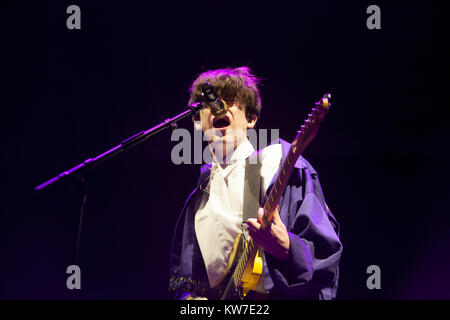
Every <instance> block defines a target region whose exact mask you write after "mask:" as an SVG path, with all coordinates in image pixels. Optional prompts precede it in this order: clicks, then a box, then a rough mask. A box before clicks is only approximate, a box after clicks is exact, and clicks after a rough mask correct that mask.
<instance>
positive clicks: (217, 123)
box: [213, 116, 230, 129]
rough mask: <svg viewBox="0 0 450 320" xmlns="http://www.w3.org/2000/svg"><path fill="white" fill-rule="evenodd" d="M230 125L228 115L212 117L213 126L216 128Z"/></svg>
mask: <svg viewBox="0 0 450 320" xmlns="http://www.w3.org/2000/svg"><path fill="white" fill-rule="evenodd" d="M229 125H230V119H229V118H228V116H225V117H220V118H214V120H213V127H214V128H216V129H220V128H225V127H228V126H229Z"/></svg>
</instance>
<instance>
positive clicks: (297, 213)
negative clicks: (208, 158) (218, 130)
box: [169, 139, 342, 299]
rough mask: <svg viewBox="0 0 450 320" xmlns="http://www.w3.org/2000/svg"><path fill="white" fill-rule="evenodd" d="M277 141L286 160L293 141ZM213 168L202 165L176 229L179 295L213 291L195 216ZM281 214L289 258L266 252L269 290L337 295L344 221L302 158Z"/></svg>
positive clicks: (173, 272) (292, 295)
mask: <svg viewBox="0 0 450 320" xmlns="http://www.w3.org/2000/svg"><path fill="white" fill-rule="evenodd" d="M275 143H281V145H282V150H283V160H284V158H285V157H286V154H287V153H288V151H289V148H290V144H289V143H287V142H285V141H283V140H281V139H280V140H279V141H276V142H275ZM210 170H211V165H210V164H206V165H204V166H202V167H201V172H200V178H199V180H198V183H197V187H196V188H195V190H194V191H193V192H192V193H191V195H190V196H189V198H188V199H187V200H186V203H185V205H184V208H183V210H182V212H181V215H180V217H179V218H178V221H177V224H176V227H175V233H174V237H173V243H172V250H171V261H170V262H171V263H170V284H169V290H172V291H174V292H175V298H177V297H180V296H181V295H182V294H183V293H185V292H193V293H196V294H197V295H199V296H206V297H208V296H209V294H210V291H209V290H210V287H209V282H208V276H207V273H206V268H205V265H204V262H203V258H202V255H201V252H200V248H199V245H198V242H197V238H196V236H195V228H194V221H195V220H194V217H195V213H196V212H197V208H198V206H199V205H200V201H201V198H202V197H201V196H202V192H203V191H202V188H201V187H200V186H202V183H203V182H205V180H206V179H207V178H208V177H209V174H210ZM276 176H277V175H276V174H275V176H274V179H273V180H272V182H271V183H270V185H269V188H268V190H267V192H266V196H267V195H268V194H269V191H270V188H271V186H272V185H273V183H274V180H275V178H276ZM279 213H280V217H281V220H282V221H283V223H284V224H285V225H286V228H287V231H288V232H289V237H290V250H289V258H288V260H287V261H285V262H280V261H278V260H276V259H275V258H274V257H272V256H271V255H270V254H268V253H265V256H264V258H265V259H264V267H263V276H264V288H265V290H266V291H268V292H269V293H271V294H272V296H273V297H274V298H281V299H334V298H335V297H336V291H337V286H338V277H339V267H338V265H339V259H340V257H341V254H342V243H341V242H340V240H339V236H338V235H339V224H338V223H337V221H336V219H335V218H334V216H333V214H332V213H331V212H330V210H329V209H328V207H327V206H326V204H325V199H324V196H323V193H322V188H321V186H320V183H319V178H318V175H317V172H316V171H315V170H314V168H313V167H312V166H311V165H310V164H309V163H308V162H307V161H306V160H305V159H304V158H303V157H300V158H299V159H298V161H297V162H296V164H295V169H294V170H293V172H292V175H291V178H290V180H289V182H288V184H287V187H286V190H285V191H284V193H283V195H282V197H281V199H280V203H279ZM255 217H256V212H255Z"/></svg>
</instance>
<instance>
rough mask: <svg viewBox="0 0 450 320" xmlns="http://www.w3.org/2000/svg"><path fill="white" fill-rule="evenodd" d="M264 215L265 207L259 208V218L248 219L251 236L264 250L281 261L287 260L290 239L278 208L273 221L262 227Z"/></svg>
mask: <svg viewBox="0 0 450 320" xmlns="http://www.w3.org/2000/svg"><path fill="white" fill-rule="evenodd" d="M263 216H264V209H263V208H259V210H258V219H254V218H250V219H248V220H247V226H248V232H249V234H250V237H252V238H253V240H254V241H255V242H256V244H258V245H260V246H261V247H262V248H263V249H264V251H266V252H267V253H269V254H270V255H272V256H274V257H275V258H277V259H278V260H280V261H286V260H287V259H288V256H289V247H290V240H289V235H288V232H287V230H286V227H285V225H284V223H283V222H282V221H281V218H280V214H279V213H278V210H277V211H276V212H275V213H274V215H273V222H272V223H271V224H270V225H269V226H268V227H267V228H263V227H262V219H263Z"/></svg>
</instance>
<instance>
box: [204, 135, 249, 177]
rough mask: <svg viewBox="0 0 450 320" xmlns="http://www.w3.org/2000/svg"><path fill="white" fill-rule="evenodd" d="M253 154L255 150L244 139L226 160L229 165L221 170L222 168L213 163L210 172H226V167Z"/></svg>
mask: <svg viewBox="0 0 450 320" xmlns="http://www.w3.org/2000/svg"><path fill="white" fill-rule="evenodd" d="M253 152H255V148H253V145H252V144H251V143H250V141H248V139H245V140H244V141H242V142H241V143H240V144H239V146H238V147H237V148H236V150H234V152H233V154H232V155H231V157H230V159H229V160H228V162H229V163H228V164H227V165H226V166H225V167H224V168H222V166H221V165H219V164H218V163H217V162H213V165H212V170H213V171H216V170H221V169H224V170H226V169H227V168H228V167H230V166H231V167H232V166H234V165H235V164H236V163H237V162H240V161H242V160H245V159H247V158H248V157H249V156H250V155H251V154H252V153H253Z"/></svg>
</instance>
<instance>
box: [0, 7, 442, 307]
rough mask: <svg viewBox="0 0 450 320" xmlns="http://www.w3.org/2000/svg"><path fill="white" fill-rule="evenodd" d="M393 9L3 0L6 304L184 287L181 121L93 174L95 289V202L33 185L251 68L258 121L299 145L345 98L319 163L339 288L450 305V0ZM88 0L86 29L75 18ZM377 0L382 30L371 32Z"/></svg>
mask: <svg viewBox="0 0 450 320" xmlns="http://www.w3.org/2000/svg"><path fill="white" fill-rule="evenodd" d="M392 2H393V1H392ZM392 2H380V1H378V2H375V3H372V2H369V1H353V2H345V3H344V2H338V1H307V2H306V1H303V2H302V1H292V2H282V1H273V2H262V1H220V2H216V1H214V2H213V1H210V2H204V1H198V2H195V1H184V2H180V3H176V2H169V1H166V2H164V1H161V2H158V3H156V2H155V3H153V2H146V1H126V2H125V1H114V2H113V1H71V2H68V1H33V2H31V1H30V2H26V1H6V2H5V1H3V2H2V3H1V5H0V32H1V34H0V35H1V42H2V45H1V51H2V52H1V65H0V67H1V70H0V72H1V80H2V84H1V96H0V105H1V112H2V120H3V121H2V126H1V130H2V132H1V133H2V135H1V136H2V137H3V139H2V158H1V159H2V163H3V164H2V168H4V170H3V172H2V184H1V185H2V191H1V195H2V209H1V210H2V212H1V223H0V228H1V229H0V234H1V235H0V237H1V238H0V240H1V245H0V246H1V264H0V266H1V274H0V290H1V291H0V297H1V298H3V299H167V298H170V295H169V293H168V292H167V286H168V263H169V248H170V242H171V237H172V231H173V228H174V225H175V222H176V219H177V216H178V213H179V212H180V210H181V208H182V206H183V204H184V200H185V198H186V197H187V195H188V194H189V193H190V192H191V190H192V189H193V188H194V186H195V183H196V180H197V175H198V170H199V165H174V164H173V163H172V161H171V158H170V152H171V149H172V147H173V146H174V145H175V144H176V143H177V142H172V141H171V140H170V135H171V132H170V131H164V132H162V133H159V134H158V135H157V136H154V137H152V138H151V139H150V140H148V141H147V142H145V143H144V144H142V145H140V146H138V147H137V148H135V149H132V150H130V151H128V152H127V153H124V154H121V155H120V156H119V157H116V158H114V159H112V160H109V161H107V162H105V163H103V164H102V165H101V166H99V167H98V168H97V169H96V170H95V172H93V173H92V174H91V175H90V177H89V196H88V201H87V207H86V212H85V219H84V224H83V232H82V240H81V261H80V266H81V270H82V289H81V290H73V291H70V290H68V289H67V288H66V278H67V276H68V275H67V274H66V268H67V266H69V265H71V264H73V263H74V255H75V244H76V235H77V227H78V220H79V206H80V195H79V194H78V193H77V192H74V191H72V190H71V188H70V187H69V185H67V184H66V185H58V186H56V187H55V188H51V189H50V190H46V191H45V192H42V193H36V192H34V191H33V187H34V186H36V185H38V184H39V183H41V182H44V181H45V180H47V179H50V178H51V177H53V176H55V175H56V174H58V173H60V172H61V171H63V170H66V169H69V168H71V167H73V166H74V165H76V164H78V163H80V162H81V161H83V160H85V159H87V158H89V157H92V156H95V155H97V154H99V153H101V152H103V151H105V150H107V149H109V148H111V147H113V146H114V145H116V144H118V143H119V142H120V141H121V140H123V139H125V138H127V137H129V136H131V135H132V134H134V133H136V132H138V131H141V130H145V129H148V128H150V127H152V126H154V125H156V124H158V123H160V122H161V121H162V120H164V119H165V118H167V117H171V116H174V115H176V114H178V113H179V112H181V111H183V110H184V109H185V106H186V104H187V100H188V88H189V86H190V83H191V82H192V81H193V80H194V79H195V77H196V76H197V74H199V73H200V72H203V71H205V70H208V69H213V68H219V67H227V66H230V67H238V66H242V65H247V66H250V67H251V68H252V69H253V70H254V72H255V73H256V74H257V75H258V76H260V77H262V78H264V79H265V80H264V82H263V87H262V98H263V112H262V117H261V118H260V120H259V122H258V127H259V128H279V129H280V136H281V138H283V139H285V140H288V141H291V140H292V139H293V138H294V137H295V134H296V130H297V129H298V127H299V126H300V124H301V123H302V121H303V119H304V118H305V116H306V115H307V114H308V112H309V110H310V108H311V107H312V105H313V103H314V102H315V101H317V100H318V99H319V98H320V97H321V96H322V94H323V93H325V92H331V93H332V95H333V106H332V110H331V111H330V113H329V114H328V116H327V118H326V119H325V121H324V123H323V125H322V127H321V131H320V133H319V135H318V137H317V138H316V139H315V140H314V141H313V143H312V144H311V145H310V147H309V148H308V149H307V150H306V152H305V154H304V156H305V157H306V158H307V159H308V160H309V161H310V162H311V163H312V164H313V166H314V167H315V168H316V169H317V171H318V172H319V174H320V179H321V184H322V187H323V189H324V193H325V197H326V199H327V202H328V205H329V206H330V208H331V210H332V211H333V213H334V214H335V216H336V217H337V219H338V221H339V222H340V224H341V232H342V234H341V238H342V241H343V245H344V252H343V256H342V260H341V276H340V287H339V293H338V298H339V299H436V298H437V299H441V298H449V297H450V291H449V290H448V287H449V285H450V281H449V278H450V277H449V276H448V270H449V268H450V261H449V255H448V249H447V247H448V244H449V242H450V235H449V233H448V224H449V218H448V216H447V215H448V209H447V208H448V206H447V205H446V202H447V200H448V195H449V194H448V188H447V187H446V184H445V181H446V176H445V174H444V172H445V170H446V166H447V157H448V147H447V145H448V144H447V142H446V139H445V137H446V136H448V131H449V129H448V125H447V123H446V122H447V120H446V118H445V115H444V114H443V113H441V112H440V111H439V106H440V105H443V104H446V97H445V92H443V91H439V90H438V84H437V80H436V76H435V75H436V73H439V72H441V71H439V69H437V68H439V67H440V66H439V65H438V64H437V61H436V58H435V53H436V51H438V50H439V49H440V47H438V43H439V42H437V41H433V37H432V36H433V34H434V32H435V28H436V26H435V21H436V20H437V11H439V7H436V8H432V3H431V2H427V1H423V2H406V1H405V2H397V1H396V2H395V4H394V3H392ZM71 4H76V5H78V6H80V8H81V30H68V29H67V27H66V19H67V17H68V16H69V15H68V14H66V8H67V7H68V6H69V5H71ZM371 4H377V5H379V6H380V8H381V27H382V28H381V30H369V29H368V28H367V27H366V20H367V18H368V16H369V15H368V14H367V13H366V9H367V7H368V6H369V5H371ZM179 126H180V127H184V128H187V129H189V130H191V131H192V124H191V122H190V120H188V119H186V120H183V121H181V122H180V123H179ZM5 138H6V139H5ZM373 264H375V265H378V266H379V267H380V268H381V289H380V290H368V289H367V287H366V279H367V277H368V275H367V274H366V268H367V267H368V266H369V265H373Z"/></svg>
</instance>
